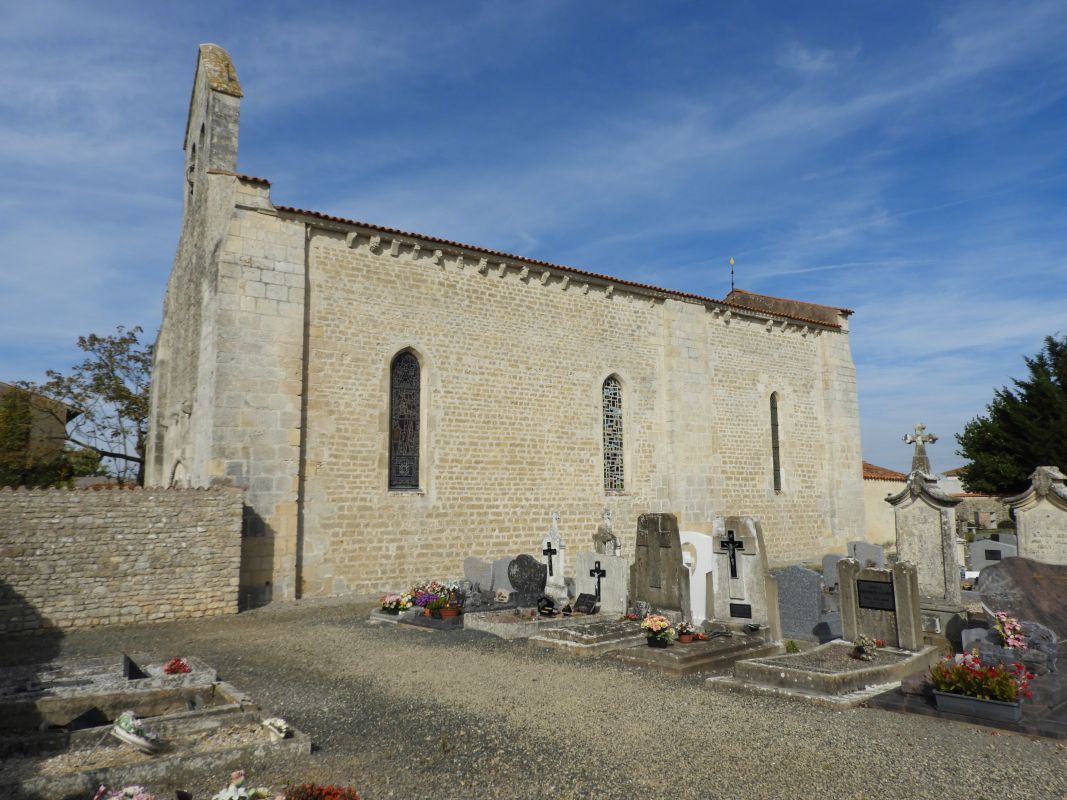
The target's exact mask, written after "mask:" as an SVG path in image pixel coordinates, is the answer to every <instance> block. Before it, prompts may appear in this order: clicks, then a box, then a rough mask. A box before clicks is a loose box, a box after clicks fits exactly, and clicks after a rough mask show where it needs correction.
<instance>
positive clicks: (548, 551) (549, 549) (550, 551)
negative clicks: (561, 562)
mask: <svg viewBox="0 0 1067 800" xmlns="http://www.w3.org/2000/svg"><path fill="white" fill-rule="evenodd" d="M558 552H559V550H557V549H556V548H554V547H553V546H552V542H550V541H549V542H545V549H544V550H542V551H541V555H543V556H548V574H549V577H551V576H552V575H555V574H556V573H555V572H553V571H552V556H554V555H555V554H556V553H558Z"/></svg>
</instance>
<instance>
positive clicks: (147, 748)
mask: <svg viewBox="0 0 1067 800" xmlns="http://www.w3.org/2000/svg"><path fill="white" fill-rule="evenodd" d="M111 735H112V736H114V737H115V738H116V739H118V740H120V741H123V742H125V743H126V744H132V745H133V746H134V747H136V748H137V749H138V750H140V751H141V752H142V753H147V754H149V755H152V754H153V753H155V752H157V751H158V750H159V745H157V744H156V743H155V742H152V741H149V740H148V739H146V738H144V737H143V736H138V735H137V734H136V733H130V732H129V731H128V730H126V729H124V728H120V727H119V726H118V725H112V726H111Z"/></svg>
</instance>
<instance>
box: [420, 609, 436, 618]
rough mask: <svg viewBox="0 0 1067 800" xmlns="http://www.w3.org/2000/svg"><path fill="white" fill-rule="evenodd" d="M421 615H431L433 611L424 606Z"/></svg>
mask: <svg viewBox="0 0 1067 800" xmlns="http://www.w3.org/2000/svg"><path fill="white" fill-rule="evenodd" d="M422 615H423V616H424V617H432V616H433V612H432V611H430V609H428V608H424V609H423V610H422Z"/></svg>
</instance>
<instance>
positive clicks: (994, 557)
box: [985, 550, 1003, 561]
mask: <svg viewBox="0 0 1067 800" xmlns="http://www.w3.org/2000/svg"><path fill="white" fill-rule="evenodd" d="M1002 557H1003V554H1002V552H1001V551H1000V550H986V551H985V560H986V561H1000V560H1001V559H1002Z"/></svg>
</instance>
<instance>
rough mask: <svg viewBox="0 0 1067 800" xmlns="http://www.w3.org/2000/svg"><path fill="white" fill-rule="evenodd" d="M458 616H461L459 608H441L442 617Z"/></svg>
mask: <svg viewBox="0 0 1067 800" xmlns="http://www.w3.org/2000/svg"><path fill="white" fill-rule="evenodd" d="M458 616H459V609H458V608H442V609H441V619H452V618H453V617H458Z"/></svg>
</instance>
